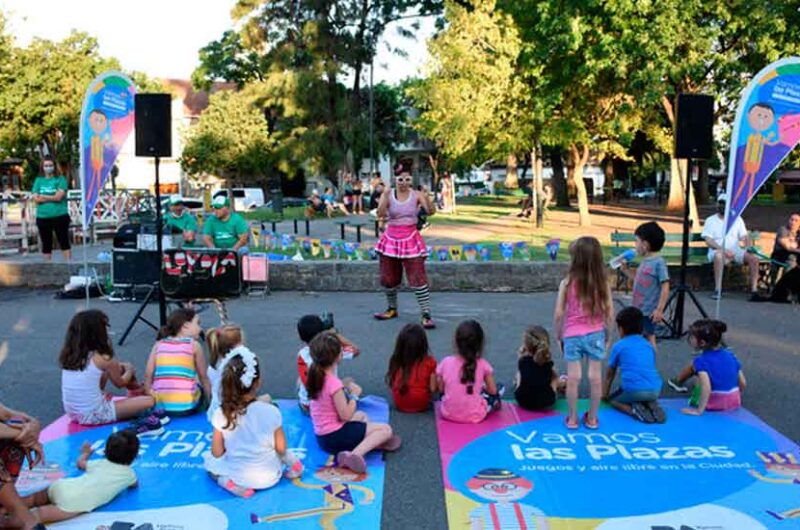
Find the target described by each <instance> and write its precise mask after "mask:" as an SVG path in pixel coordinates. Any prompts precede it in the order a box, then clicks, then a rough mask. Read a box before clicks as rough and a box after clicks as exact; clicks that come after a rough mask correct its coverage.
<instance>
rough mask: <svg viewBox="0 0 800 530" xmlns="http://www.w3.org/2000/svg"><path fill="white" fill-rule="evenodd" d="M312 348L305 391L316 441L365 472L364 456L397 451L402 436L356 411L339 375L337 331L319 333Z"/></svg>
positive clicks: (343, 463)
mask: <svg viewBox="0 0 800 530" xmlns="http://www.w3.org/2000/svg"><path fill="white" fill-rule="evenodd" d="M309 348H310V350H311V359H312V360H313V361H314V362H313V363H312V364H311V366H310V367H309V369H308V376H307V378H306V390H307V391H308V397H309V398H310V399H311V403H310V406H309V409H310V410H309V411H310V414H311V423H313V425H314V434H316V435H317V442H319V446H320V448H321V449H322V450H323V451H325V452H327V453H331V454H335V455H336V460H337V462H338V464H339V465H340V466H343V467H346V468H349V469H352V470H353V471H355V472H356V473H364V472H365V471H366V469H367V463H366V461H365V460H364V456H365V455H366V454H367V453H369V452H370V451H372V450H373V449H380V450H382V451H395V450H397V449H398V448H399V447H400V437H399V436H397V435H395V434H392V428H391V426H389V425H388V424H386V423H372V422H370V421H369V418H367V415H366V414H364V413H363V412H357V411H356V402H355V401H354V400H350V399H349V398H348V397H347V395H346V394H345V391H344V384H343V383H342V381H341V379H339V378H338V377H337V376H336V365H337V364H339V361H340V360H341V359H342V343H341V342H340V341H339V338H338V337H337V336H336V334H335V333H333V332H331V331H323V332H322V333H319V334H318V335H317V336H316V337H314V339H313V340H312V341H311V344H310V345H309Z"/></svg>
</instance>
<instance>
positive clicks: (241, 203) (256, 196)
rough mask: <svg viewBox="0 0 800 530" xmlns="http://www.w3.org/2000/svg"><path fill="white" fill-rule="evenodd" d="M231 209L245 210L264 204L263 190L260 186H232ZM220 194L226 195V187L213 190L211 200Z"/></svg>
mask: <svg viewBox="0 0 800 530" xmlns="http://www.w3.org/2000/svg"><path fill="white" fill-rule="evenodd" d="M231 191H232V192H233V209H234V210H235V211H237V212H246V211H249V210H254V209H256V208H259V207H261V206H264V203H265V201H264V190H262V189H261V188H233V189H232V190H231ZM220 195H225V196H227V195H228V190H227V189H221V190H217V191H215V192H214V195H213V196H212V200H213V199H214V198H216V197H219V196H220Z"/></svg>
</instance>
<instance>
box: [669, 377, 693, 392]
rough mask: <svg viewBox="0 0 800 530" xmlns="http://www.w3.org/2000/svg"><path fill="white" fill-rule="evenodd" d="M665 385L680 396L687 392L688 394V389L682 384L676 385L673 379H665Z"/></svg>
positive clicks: (676, 382)
mask: <svg viewBox="0 0 800 530" xmlns="http://www.w3.org/2000/svg"><path fill="white" fill-rule="evenodd" d="M667 385H669V387H670V388H671V389H672V390H674V391H675V392H678V393H680V394H686V393H687V392H689V389H688V388H687V387H685V386H683V385H682V384H680V383H678V380H677V379H675V378H670V379H667Z"/></svg>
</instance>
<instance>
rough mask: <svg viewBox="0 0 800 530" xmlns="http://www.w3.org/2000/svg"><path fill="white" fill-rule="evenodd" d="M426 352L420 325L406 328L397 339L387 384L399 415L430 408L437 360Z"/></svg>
mask: <svg viewBox="0 0 800 530" xmlns="http://www.w3.org/2000/svg"><path fill="white" fill-rule="evenodd" d="M429 350H430V348H429V347H428V337H427V335H426V334H425V329H424V328H423V327H422V326H421V325H419V324H406V325H405V327H403V329H401V330H400V333H399V334H398V335H397V341H396V342H395V345H394V353H393V354H392V357H391V359H389V370H388V371H387V372H386V384H387V385H389V386H390V387H391V389H392V398H393V399H394V405H395V407H397V410H399V411H401V412H422V411H424V410H428V407H430V405H431V396H432V394H433V392H435V391H436V359H434V358H433V357H432V356H431V354H430V351H429Z"/></svg>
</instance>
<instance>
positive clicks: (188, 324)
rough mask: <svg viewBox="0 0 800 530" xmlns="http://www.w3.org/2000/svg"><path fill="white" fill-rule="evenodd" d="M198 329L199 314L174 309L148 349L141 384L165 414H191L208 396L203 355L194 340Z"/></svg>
mask: <svg viewBox="0 0 800 530" xmlns="http://www.w3.org/2000/svg"><path fill="white" fill-rule="evenodd" d="M200 330H201V328H200V317H199V316H198V315H197V313H195V311H194V310H193V309H186V308H182V309H178V310H176V311H174V312H173V313H172V314H171V315H170V316H169V318H168V319H167V325H166V326H164V327H163V328H161V331H160V332H159V340H158V342H156V344H155V345H154V346H153V349H152V350H151V351H150V357H149V358H148V360H147V368H146V369H145V373H144V387H145V390H146V391H147V393H148V394H150V395H152V396H153V397H154V398H155V399H156V401H157V402H158V404H159V406H161V407H163V408H164V410H165V411H166V413H167V414H169V415H172V416H187V415H190V414H193V413H194V412H195V411H197V410H198V409H200V408H201V407H202V406H203V401H204V398H205V399H210V398H211V381H209V379H208V372H207V368H206V356H205V354H204V353H203V347H202V346H200V343H199V342H198V340H197V339H198V337H199V336H200ZM206 403H207V401H206Z"/></svg>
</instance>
